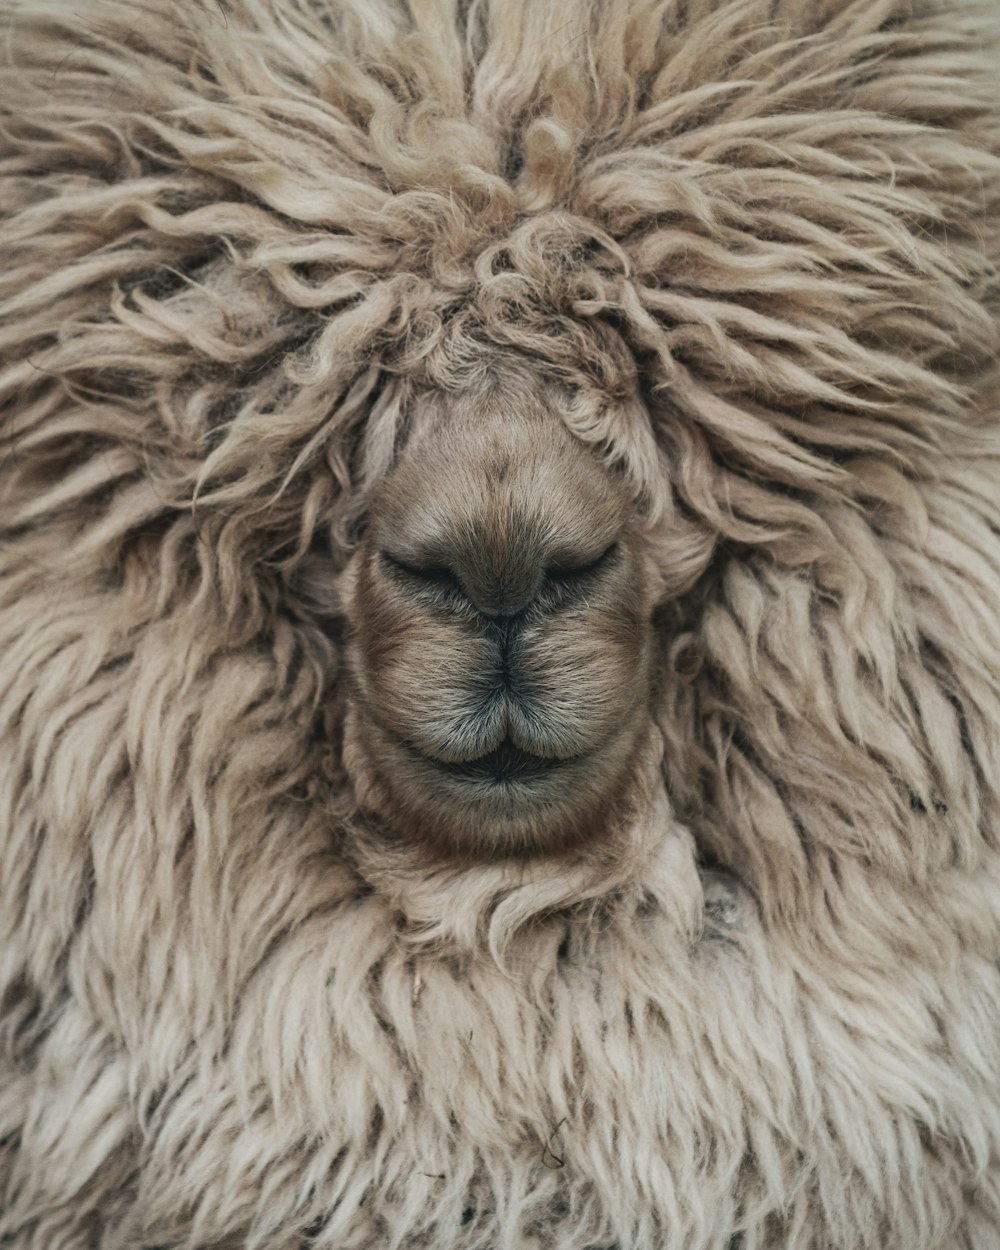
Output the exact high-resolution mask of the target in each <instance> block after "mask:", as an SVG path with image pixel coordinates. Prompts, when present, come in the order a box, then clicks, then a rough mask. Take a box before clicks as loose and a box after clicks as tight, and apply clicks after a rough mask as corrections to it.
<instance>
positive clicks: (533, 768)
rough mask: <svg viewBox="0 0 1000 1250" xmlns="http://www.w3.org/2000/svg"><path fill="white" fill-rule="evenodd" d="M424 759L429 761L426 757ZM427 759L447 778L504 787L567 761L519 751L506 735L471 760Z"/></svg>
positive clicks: (531, 779) (541, 774) (549, 772)
mask: <svg viewBox="0 0 1000 1250" xmlns="http://www.w3.org/2000/svg"><path fill="white" fill-rule="evenodd" d="M423 758H424V759H425V760H428V757H427V756H424V757H423ZM428 762H429V763H431V764H433V765H434V766H435V767H436V768H438V769H440V770H441V771H442V772H445V773H447V774H448V775H449V776H450V777H457V778H460V779H462V780H466V781H476V782H479V783H480V784H482V783H487V784H489V785H496V786H505V785H512V784H514V783H516V782H530V781H534V780H536V779H538V778H541V777H544V776H548V775H550V774H551V773H553V772H556V771H557V770H558V769H560V768H562V767H563V766H564V765H565V764H567V763H568V762H569V761H567V760H565V759H550V758H545V757H543V756H540V755H532V754H531V753H530V752H528V751H524V750H522V749H521V748H520V747H519V746H518V745H517V744H516V743H515V742H513V741H512V740H511V739H510V738H505V739H504V740H503V742H501V743H500V745H499V746H498V747H495V748H494V749H493V750H492V751H489V752H487V753H486V754H485V755H480V756H478V757H477V758H476V759H473V760H461V761H459V762H458V763H451V764H449V763H444V762H442V761H440V760H433V759H430V760H428Z"/></svg>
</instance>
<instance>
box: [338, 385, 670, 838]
mask: <svg viewBox="0 0 1000 1250" xmlns="http://www.w3.org/2000/svg"><path fill="white" fill-rule="evenodd" d="M558 408H559V394H558V392H557V391H556V390H555V388H550V387H546V386H545V385H544V384H542V383H540V382H537V381H531V380H530V379H526V378H525V377H524V376H523V375H522V374H520V373H518V371H517V370H516V369H515V370H513V371H512V372H511V373H509V374H507V376H504V375H503V371H501V372H500V373H499V374H498V375H495V376H494V378H493V380H492V381H490V382H488V383H486V384H485V385H483V386H482V387H481V388H479V389H477V390H473V391H469V392H467V393H459V394H445V393H438V394H437V395H435V396H432V395H428V396H425V397H423V399H422V400H418V401H417V404H416V413H415V423H414V430H413V433H412V435H411V438H410V440H409V442H408V444H407V447H406V449H405V452H404V453H403V455H402V456H401V458H400V461H399V463H398V465H397V466H396V468H395V469H394V471H393V472H392V473H391V474H390V475H389V477H388V479H387V480H386V481H385V483H384V485H383V486H382V487H381V489H380V490H379V492H378V494H377V496H376V498H375V499H374V501H373V505H372V508H371V512H370V519H369V525H368V528H367V531H366V534H365V536H364V539H363V541H362V543H361V546H360V549H359V550H358V552H357V554H356V556H355V558H354V560H353V561H352V564H351V566H350V568H349V570H348V574H347V577H346V579H345V603H346V609H347V615H348V619H349V621H350V624H351V626H352V636H353V637H352V642H351V654H352V671H353V692H352V696H351V705H350V708H349V711H348V717H347V730H346V760H347V764H348V768H349V770H350V772H351V773H352V775H353V778H354V782H355V788H356V790H357V794H358V798H359V800H360V802H361V803H362V805H363V806H365V807H367V808H369V809H370V810H372V811H374V812H375V813H377V814H378V815H379V816H381V817H382V818H383V820H384V821H385V822H386V824H387V825H388V826H389V827H390V828H391V829H392V830H393V831H394V833H395V834H396V835H397V836H403V837H407V838H409V837H413V838H417V839H419V840H420V841H421V842H423V843H425V844H429V845H432V846H435V847H437V848H439V849H441V850H445V851H459V852H461V853H464V854H476V853H491V852H492V853H510V852H517V851H522V850H540V849H552V848H554V847H557V846H562V845H568V844H575V843H577V842H579V841H581V840H584V839H586V838H588V837H589V836H591V835H593V834H595V833H597V832H598V831H600V830H601V829H606V828H607V827H608V826H609V822H613V820H614V817H615V812H616V809H617V808H618V807H620V806H621V804H622V803H623V801H624V800H625V798H626V796H627V793H628V788H629V781H630V776H631V769H632V765H633V762H634V761H635V759H636V757H637V755H638V753H639V751H640V748H641V746H642V744H643V742H644V741H645V739H646V736H647V735H648V734H649V732H650V720H649V714H648V710H647V703H648V676H649V660H650V643H651V630H650V624H649V619H650V611H651V607H652V604H651V602H650V593H649V590H648V586H649V583H650V580H651V579H650V577H649V575H648V570H647V568H646V557H645V555H644V551H643V545H642V542H641V538H640V533H639V528H638V524H637V521H636V518H635V517H634V515H633V510H632V508H631V506H630V502H629V499H628V495H627V492H626V490H625V488H624V484H623V483H622V482H621V481H619V480H618V478H617V476H616V475H615V474H614V473H613V472H612V471H611V470H609V469H607V468H606V467H605V466H604V465H602V464H601V462H600V461H599V459H598V457H597V455H596V454H595V452H594V451H592V450H591V449H590V448H588V447H586V446H585V445H583V444H582V443H581V442H580V441H579V439H578V438H576V437H574V435H572V434H571V433H570V432H569V431H568V429H567V428H566V426H565V425H564V424H563V421H562V420H561V418H560V414H559V410H558Z"/></svg>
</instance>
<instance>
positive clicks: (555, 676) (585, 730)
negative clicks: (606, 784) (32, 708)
mask: <svg viewBox="0 0 1000 1250" xmlns="http://www.w3.org/2000/svg"><path fill="white" fill-rule="evenodd" d="M648 652H649V646H648V629H647V627H646V626H645V624H644V623H643V620H642V618H641V617H639V616H638V615H633V614H631V613H628V612H611V611H608V612H599V611H592V612H587V613H583V614H576V613H574V614H572V615H567V616H566V617H561V618H557V619H556V620H552V621H548V622H546V623H544V624H542V625H539V626H538V627H537V628H536V629H534V630H532V631H531V632H530V633H529V634H528V635H526V637H525V645H524V647H523V650H522V651H521V654H520V656H519V662H518V676H519V679H520V681H521V683H522V688H523V690H524V693H525V695H527V697H528V698H530V699H531V701H532V703H533V704H535V705H536V706H539V707H544V708H545V710H546V716H547V718H548V719H550V720H551V721H554V722H559V723H561V724H562V725H563V726H565V730H566V732H568V733H572V734H573V736H574V737H575V738H577V739H578V741H577V743H576V745H577V746H578V747H580V748H583V747H585V746H587V745H590V744H591V743H594V742H596V741H597V740H598V739H599V738H600V737H601V736H603V735H604V734H606V733H608V732H610V731H611V729H612V728H614V727H615V726H617V725H618V724H619V723H620V722H621V721H622V719H623V718H624V717H625V716H626V715H628V713H629V712H630V711H631V710H632V709H633V708H634V706H635V705H636V703H637V702H639V701H641V700H642V699H643V698H644V694H645V690H646V688H647V667H648Z"/></svg>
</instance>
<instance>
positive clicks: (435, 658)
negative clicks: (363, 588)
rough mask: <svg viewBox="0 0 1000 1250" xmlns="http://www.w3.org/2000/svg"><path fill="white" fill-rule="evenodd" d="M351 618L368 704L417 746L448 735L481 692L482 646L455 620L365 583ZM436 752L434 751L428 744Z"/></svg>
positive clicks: (486, 653)
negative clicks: (364, 591)
mask: <svg viewBox="0 0 1000 1250" xmlns="http://www.w3.org/2000/svg"><path fill="white" fill-rule="evenodd" d="M359 606H360V609H361V610H360V611H359V612H358V614H357V618H356V621H355V630H356V636H357V643H356V646H357V648H358V652H357V654H358V660H359V663H358V666H357V668H358V677H359V679H360V681H361V684H362V687H363V689H364V693H365V702H366V703H367V705H368V707H369V709H370V711H371V712H372V713H373V714H374V715H375V716H376V718H377V719H379V720H380V721H381V722H382V723H383V724H385V725H387V726H388V727H389V728H391V729H392V731H393V732H394V733H396V734H397V735H399V736H400V737H402V738H405V739H408V740H410V741H412V742H414V743H416V744H420V745H422V746H423V747H425V748H431V749H434V748H435V747H436V746H437V745H439V744H441V745H443V744H444V743H446V742H448V741H451V740H452V739H453V738H454V735H455V732H456V724H457V723H458V722H461V721H462V720H463V719H465V718H468V717H469V716H470V714H471V713H472V711H473V710H474V709H475V708H476V706H477V705H478V704H479V703H480V702H481V701H482V699H483V698H484V697H485V693H486V692H485V690H484V689H482V687H483V686H484V682H485V677H484V674H487V673H489V672H492V667H493V666H492V665H491V663H490V659H491V652H490V646H489V644H488V643H487V642H486V640H485V639H483V638H481V637H476V636H475V634H474V633H473V631H472V630H471V628H470V627H468V626H463V625H462V624H461V622H455V621H443V620H439V619H436V618H435V617H434V616H433V615H431V613H430V612H428V611H427V610H426V609H424V608H422V607H420V606H419V605H414V604H413V603H412V602H411V603H404V602H403V601H401V600H400V599H397V598H396V597H395V596H394V595H393V593H392V591H391V590H388V591H383V590H382V589H380V588H373V589H372V591H371V592H370V593H369V594H368V595H367V596H364V599H363V601H362V602H361V603H360V605H359ZM435 753H436V752H435Z"/></svg>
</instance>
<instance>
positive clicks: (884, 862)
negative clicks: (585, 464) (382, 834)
mask: <svg viewBox="0 0 1000 1250" xmlns="http://www.w3.org/2000/svg"><path fill="white" fill-rule="evenodd" d="M0 18H2V25H3V29H4V42H3V47H2V51H0V210H2V213H3V224H2V243H3V251H4V259H3V264H2V266H0V361H2V364H0V744H2V749H0V862H2V869H0V1242H2V1243H3V1244H4V1245H5V1246H10V1247H13V1248H14V1250H92V1248H93V1247H97V1246H99V1247H101V1250H126V1248H134V1250H140V1248H142V1247H151V1246H154V1245H155V1246H167V1245H170V1246H173V1247H178V1248H181V1247H183V1248H184V1250H223V1248H228V1247H235V1246H239V1247H241V1248H245V1250H293V1248H295V1250H300V1248H301V1247H303V1246H306V1245H309V1246H316V1247H317V1248H318V1250H350V1248H355V1250H374V1247H376V1246H377V1247H393V1248H397V1250H403V1248H406V1250H417V1248H420V1247H428V1248H429V1247H434V1250H486V1248H487V1247H489V1248H490V1250H494V1248H495V1247H501V1246H505V1247H518V1250H520V1248H521V1247H528V1246H558V1247H566V1248H567V1250H569V1248H573V1250H584V1248H585V1247H589V1248H591V1250H611V1248H612V1247H614V1250H625V1248H629V1250H654V1248H655V1250H663V1248H667V1250H719V1248H720V1247H724V1246H728V1247H731V1248H732V1250H735V1248H736V1247H739V1250H778V1248H784V1247H787V1248H788V1250H792V1248H793V1247H794V1248H795V1250H876V1248H877V1250H995V1248H996V1246H997V1245H998V1244H1000V1094H998V1073H1000V1038H998V1031H997V1019H998V1012H1000V982H998V979H997V972H996V967H995V961H996V960H997V957H998V955H1000V914H998V913H1000V906H998V901H997V900H998V898H1000V892H998V886H1000V612H998V605H1000V502H998V501H1000V459H998V446H997V444H998V439H997V417H998V413H1000V375H998V370H997V364H996V361H997V356H998V347H1000V337H998V330H997V326H998V303H1000V290H998V288H1000V279H998V258H1000V238H998V208H1000V88H998V84H997V73H996V66H997V64H998V56H1000V49H998V42H997V35H998V26H1000V23H998V19H997V10H996V6H995V4H979V3H976V2H975V0H969V2H967V0H953V2H951V3H949V4H946V5H945V4H940V5H939V4H937V3H936V0H615V2H614V3H600V2H599V0H539V2H537V3H531V2H529V0H504V2H503V3H501V2H500V0H461V2H460V0H142V3H136V2H135V0H72V2H71V0H0ZM505 351H506V352H510V353H513V354H515V355H516V356H517V357H518V359H519V360H520V361H521V362H522V363H523V362H525V361H527V362H529V363H530V364H531V366H532V367H533V368H535V369H537V370H538V371H539V372H540V373H542V374H544V375H545V376H546V377H547V378H549V379H551V380H552V381H553V382H554V383H557V384H558V385H559V387H561V388H562V392H563V394H564V396H565V397H566V403H565V405H563V409H562V414H561V418H557V417H556V416H555V415H554V417H553V419H564V420H565V421H566V422H567V424H568V425H569V427H570V428H571V429H572V431H573V433H574V434H575V435H576V436H577V437H579V438H580V439H581V440H583V441H585V442H586V443H587V444H589V445H590V446H591V447H592V448H593V449H594V451H595V454H597V455H599V456H601V457H602V458H604V459H605V460H606V461H607V462H608V463H610V464H613V465H615V466H616V468H617V470H618V471H620V472H621V473H622V474H623V476H624V477H625V479H626V480H627V481H628V482H629V483H630V485H631V488H632V491H633V494H634V496H635V498H636V500H637V501H638V502H639V503H640V505H641V507H642V508H643V510H644V512H645V516H646V521H647V532H648V542H649V550H650V552H651V553H652V556H653V559H654V561H655V563H656V564H657V566H658V568H659V571H660V574H661V576H662V582H663V587H664V595H665V604H664V607H663V609H662V612H661V618H660V619H659V627H660V636H661V644H662V645H661V662H660V668H659V675H658V681H657V687H656V690H655V693H654V711H655V714H656V719H657V723H658V725H659V729H660V732H661V733H662V739H663V757H662V761H661V760H660V759H659V758H657V759H656V760H653V761H650V764H649V767H650V770H651V775H652V776H654V777H656V778H660V777H661V776H662V782H661V784H659V785H658V786H655V787H654V788H653V791H654V798H653V799H652V800H651V801H650V802H649V803H647V804H646V805H645V806H640V805H637V807H636V810H635V812H634V835H633V837H632V842H631V844H630V846H631V849H630V850H629V851H628V852H627V853H626V854H624V855H622V856H621V857H620V858H618V859H616V860H612V859H611V857H609V856H605V857H604V858H603V859H602V857H601V854H600V853H599V851H594V852H592V853H588V854H587V855H582V854H581V856H580V858H579V860H578V861H577V862H573V863H568V862H566V860H565V858H564V859H562V860H559V861H553V862H547V861H541V860H539V861H536V862H532V863H525V864H517V865H514V864H509V863H495V864H490V865H480V866H478V867H476V866H473V865H462V864H454V865H451V866H448V867H441V866H438V867H437V868H434V869H433V870H432V869H431V868H429V867H428V866H427V865H426V864H422V863H421V862H420V861H419V859H413V860H412V861H411V860H409V859H407V857H406V856H405V855H403V854H402V853H400V854H399V855H397V857H396V858H392V857H391V856H389V857H385V856H383V857H381V858H380V855H381V852H379V851H378V850H377V848H376V844H375V842H374V840H373V839H372V838H371V836H370V832H371V831H370V830H366V827H365V825H364V822H363V820H362V818H361V817H360V816H359V815H358V814H357V813H356V812H353V811H352V808H351V794H350V790H349V787H348V786H347V783H346V780H345V778H344V776H343V773H342V769H341V764H340V759H339V746H338V743H339V733H340V719H341V705H342V693H343V692H342V685H343V683H342V681H341V678H340V653H341V647H340V639H339V635H338V628H339V626H338V616H337V603H336V597H335V594H334V592H333V584H334V579H335V575H336V574H337V573H338V572H339V571H340V570H341V569H342V568H343V567H344V566H345V564H346V563H347V561H348V559H349V557H350V554H351V550H352V546H353V543H354V542H355V540H356V536H357V534H358V531H359V530H360V528H361V527H362V526H363V525H364V520H365V515H366V509H367V506H368V502H369V500H370V499H371V497H372V492H373V491H374V490H375V489H376V488H377V486H378V485H379V483H380V482H381V481H382V480H383V478H384V477H385V474H386V473H387V472H388V470H389V468H390V467H391V465H392V464H393V463H394V461H395V459H396V457H397V456H399V455H401V454H405V444H406V437H407V430H408V421H409V416H410V411H411V407H412V400H413V396H414V395H415V394H416V393H417V392H418V391H419V390H420V389H421V388H426V387H433V388H440V389H444V390H455V391H459V390H461V389H462V388H464V387H466V386H468V385H470V384H473V383H475V382H476V381H477V379H478V377H479V373H480V372H481V371H482V370H483V369H484V368H485V367H486V364H485V362H486V361H487V360H495V359H496V358H497V353H498V352H499V353H503V352H505Z"/></svg>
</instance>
